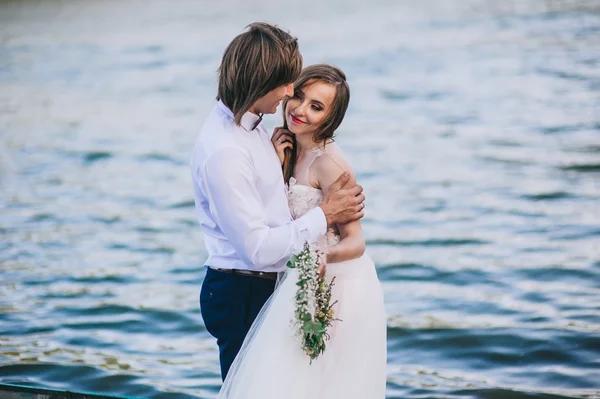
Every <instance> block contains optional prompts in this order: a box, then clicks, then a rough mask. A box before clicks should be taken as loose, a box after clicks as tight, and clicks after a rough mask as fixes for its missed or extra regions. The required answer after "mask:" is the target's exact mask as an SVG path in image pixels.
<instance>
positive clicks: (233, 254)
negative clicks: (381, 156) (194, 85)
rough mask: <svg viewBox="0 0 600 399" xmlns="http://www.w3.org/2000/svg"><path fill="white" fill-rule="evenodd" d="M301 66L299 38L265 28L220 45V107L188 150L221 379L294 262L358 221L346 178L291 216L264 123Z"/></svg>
mask: <svg viewBox="0 0 600 399" xmlns="http://www.w3.org/2000/svg"><path fill="white" fill-rule="evenodd" d="M301 68H302V56H301V54H300V52H299V50H298V43H297V39H296V38H294V37H292V36H290V35H289V34H288V33H287V32H284V31H283V30H281V29H279V28H277V27H275V26H272V25H269V24H266V23H253V24H251V25H249V26H248V30H247V31H246V32H244V33H241V34H240V35H238V36H237V37H235V38H234V39H233V41H232V42H231V43H230V44H229V46H228V47H227V48H226V49H225V53H224V54H223V59H222V61H221V65H220V67H219V70H218V72H219V85H218V93H217V100H218V102H217V104H216V105H215V107H214V109H213V110H212V112H211V113H210V115H209V116H208V118H207V120H206V122H205V123H204V126H203V127H202V130H201V131H200V134H199V135H198V138H197V140H196V144H195V145H194V150H193V153H192V158H191V161H190V168H191V172H192V179H193V183H194V200H195V204H196V214H197V217H198V220H199V222H200V226H201V227H202V230H203V232H204V240H205V244H206V249H207V252H208V259H207V260H206V263H205V266H207V270H206V277H205V278H204V283H203V284H202V290H201V292H200V309H201V312H202V318H203V319H204V324H205V326H206V329H207V330H208V332H209V333H210V334H211V335H213V336H214V337H215V338H216V339H217V344H218V346H219V358H220V363H221V376H222V378H223V380H224V379H225V376H226V375H227V372H228V371H229V367H230V366H231V363H232V362H233V360H234V359H235V357H236V355H237V353H238V351H239V350H240V347H241V345H242V343H243V341H244V337H245V336H246V334H247V333H248V330H249V329H250V326H251V325H252V323H253V321H254V319H255V318H256V316H257V315H258V313H259V311H260V309H261V308H262V307H263V305H264V304H265V302H266V300H267V299H268V298H269V296H270V295H271V294H272V293H273V290H274V287H275V281H276V279H277V272H279V271H282V270H284V269H285V264H286V262H287V261H288V259H289V258H290V256H291V255H292V254H294V253H298V252H300V251H301V250H302V248H303V245H304V242H305V241H309V242H312V241H316V240H317V239H318V237H319V236H321V235H323V234H325V233H326V230H327V226H328V225H332V224H336V223H347V222H350V221H352V220H356V219H359V218H362V216H363V208H364V204H363V201H364V198H365V197H364V195H363V194H362V188H361V187H360V186H354V187H347V186H346V183H347V182H348V178H349V177H348V173H344V174H343V175H342V176H340V178H339V179H338V180H337V182H336V183H334V184H333V185H332V187H331V188H330V189H329V190H328V191H327V192H325V193H324V196H323V202H322V203H321V205H320V206H319V207H317V208H315V209H312V210H311V211H309V212H308V213H307V214H305V215H304V216H302V217H301V218H299V219H296V220H292V218H291V216H290V212H289V209H288V203H287V197H286V188H285V185H284V182H283V175H282V171H281V165H280V163H279V158H278V157H277V154H276V152H275V149H274V148H273V145H272V143H271V137H270V134H269V132H267V130H266V128H265V127H264V126H263V124H262V123H261V121H262V115H263V114H273V113H275V112H276V110H277V106H278V105H279V103H280V102H281V100H282V99H283V98H284V97H286V96H292V95H293V93H294V85H293V82H294V80H296V78H297V77H298V75H299V74H300V70H301Z"/></svg>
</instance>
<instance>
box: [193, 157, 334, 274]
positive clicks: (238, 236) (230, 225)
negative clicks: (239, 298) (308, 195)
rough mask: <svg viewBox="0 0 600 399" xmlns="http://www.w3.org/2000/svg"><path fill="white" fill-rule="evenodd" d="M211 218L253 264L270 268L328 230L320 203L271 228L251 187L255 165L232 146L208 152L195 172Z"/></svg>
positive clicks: (255, 266) (256, 194)
mask: <svg viewBox="0 0 600 399" xmlns="http://www.w3.org/2000/svg"><path fill="white" fill-rule="evenodd" d="M198 172H199V173H200V174H201V175H202V180H203V181H204V182H205V185H204V186H205V187H204V191H205V195H206V196H207V198H208V199H209V203H210V212H211V214H212V216H213V217H214V220H215V222H216V223H217V225H218V226H219V228H220V229H221V231H222V232H223V234H224V235H225V237H227V240H228V241H229V242H230V243H231V245H233V247H234V248H235V250H236V252H237V253H238V255H239V256H240V257H241V258H242V260H244V262H246V263H247V264H248V265H252V267H253V268H256V269H262V268H265V267H269V266H273V265H275V264H276V263H278V262H280V261H281V260H283V259H288V258H289V257H291V256H292V255H293V254H294V253H298V252H300V251H301V250H302V249H303V246H304V243H305V242H306V241H308V242H314V241H317V240H318V239H319V237H320V236H322V235H323V234H325V233H326V230H327V221H326V219H325V214H324V213H323V211H322V210H321V208H320V207H316V208H314V209H312V210H310V211H309V212H307V213H306V214H305V215H304V216H302V217H301V218H298V219H296V220H294V221H291V220H290V221H289V222H288V223H286V224H284V225H281V226H276V227H269V226H268V225H267V217H266V212H267V209H265V208H264V206H263V204H262V201H261V199H260V195H259V193H258V190H257V188H256V186H255V176H254V168H253V166H252V162H251V160H250V159H249V157H248V155H247V154H245V153H244V152H243V151H242V150H241V149H239V148H235V147H231V148H225V149H222V150H219V151H218V152H216V153H214V154H212V156H211V157H210V158H209V159H208V161H207V162H206V164H205V166H204V170H201V171H198Z"/></svg>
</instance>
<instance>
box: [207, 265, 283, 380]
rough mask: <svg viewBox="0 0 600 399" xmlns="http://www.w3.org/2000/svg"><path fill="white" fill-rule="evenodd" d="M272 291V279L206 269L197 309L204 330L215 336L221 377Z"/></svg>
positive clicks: (223, 375) (224, 374)
mask: <svg viewBox="0 0 600 399" xmlns="http://www.w3.org/2000/svg"><path fill="white" fill-rule="evenodd" d="M274 290H275V281H273V280H268V279H264V278H260V277H253V276H242V275H239V274H228V273H223V272H219V271H216V270H212V269H210V268H208V269H207V270H206V277H204V282H203V283H202V289H201V290H200V311H201V312H202V318H203V319H204V325H205V326H206V329H207V330H208V332H209V333H210V334H211V335H212V336H213V337H215V338H216V339H217V344H218V345H219V360H220V363H221V378H223V380H225V377H226V376H227V372H228V371H229V368H230V367H231V364H232V363H233V360H234V359H235V357H236V356H237V354H238V352H239V350H240V348H241V346H242V343H243V342H244V338H245V337H246V334H247V333H248V330H250V327H251V326H252V323H253V322H254V319H256V316H257V315H258V313H259V312H260V310H261V309H262V307H263V305H264V304H265V302H266V301H267V299H269V297H270V296H271V294H272V293H273V291H274Z"/></svg>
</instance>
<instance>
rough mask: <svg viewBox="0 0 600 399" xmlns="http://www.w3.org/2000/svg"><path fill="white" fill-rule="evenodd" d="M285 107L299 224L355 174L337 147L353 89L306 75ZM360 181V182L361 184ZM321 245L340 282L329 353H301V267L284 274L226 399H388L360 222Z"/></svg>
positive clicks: (341, 77)
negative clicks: (297, 325) (343, 177)
mask: <svg viewBox="0 0 600 399" xmlns="http://www.w3.org/2000/svg"><path fill="white" fill-rule="evenodd" d="M294 87H295V89H294V96H293V97H290V98H287V99H286V100H284V103H283V112H284V126H283V128H277V129H275V132H274V134H273V139H272V141H273V145H274V147H275V150H276V152H277V155H278V156H279V159H280V161H281V162H282V165H283V175H284V179H285V181H286V183H287V185H288V201H289V207H290V211H291V214H292V216H293V217H294V218H298V217H300V216H302V215H303V214H304V213H306V212H307V211H309V210H310V209H312V208H314V207H316V206H318V205H319V204H320V202H321V200H322V191H323V190H326V189H327V187H329V185H331V184H332V183H333V182H334V181H335V180H336V179H337V178H338V177H339V176H340V174H342V173H343V172H344V171H350V172H351V168H350V165H349V164H348V161H347V160H346V158H345V157H344V154H343V152H342V150H341V149H340V147H339V146H338V145H337V144H336V143H335V142H334V141H333V136H334V132H335V130H336V129H337V127H338V126H339V125H340V123H341V122H342V119H343V118H344V114H345V113H346V109H347V108H348V102H349V100H350V90H349V87H348V83H347V82H346V76H345V74H344V73H343V72H342V71H341V70H340V69H338V68H336V67H334V66H330V65H325V64H319V65H312V66H309V67H307V68H305V69H304V70H303V71H302V73H301V74H300V76H299V78H298V80H297V81H296V82H295V83H294ZM351 174H352V178H351V180H352V182H354V180H355V177H354V174H353V173H352V172H351ZM317 244H318V245H319V247H320V248H321V249H322V250H323V251H325V252H326V253H327V263H328V264H327V266H326V275H325V276H326V278H327V280H328V281H330V280H331V279H332V278H333V277H335V285H334V287H333V292H332V301H337V303H336V304H335V305H334V311H335V317H336V319H340V321H334V323H333V325H332V326H331V327H329V329H328V333H329V335H330V337H331V338H330V339H329V341H327V349H326V350H325V352H324V353H323V354H321V355H320V356H319V357H318V358H317V359H316V360H313V361H312V363H311V362H310V358H309V356H308V355H306V354H305V352H304V351H303V350H302V345H301V339H300V338H298V337H296V336H295V335H294V334H295V329H294V326H293V317H294V303H295V302H294V297H295V294H296V289H297V286H296V281H297V272H296V269H289V271H287V272H286V273H285V274H284V275H282V276H280V277H281V278H280V281H279V282H278V287H277V289H276V290H275V292H274V293H273V295H272V296H271V298H270V299H269V301H268V302H267V303H266V304H265V306H264V307H263V309H262V310H261V312H260V314H259V316H258V317H257V319H256V321H255V322H254V324H253V325H252V328H251V329H250V332H249V333H248V335H247V336H246V339H245V341H244V344H243V346H242V349H241V350H240V352H239V354H238V356H237V357H236V359H235V361H234V363H233V365H232V366H231V369H230V370H229V373H228V375H227V378H226V379H225V381H224V383H223V387H222V388H221V391H220V392H219V396H218V398H222V399H242V398H243V399H269V398H273V399H274V398H285V399H309V398H311V399H312V398H315V399H339V398H344V399H353V398H355V399H382V398H385V386H386V318H385V311H384V305H383V295H382V291H381V286H380V283H379V280H378V279H377V274H376V273H375V266H374V264H373V261H372V260H371V258H369V256H368V255H366V254H365V240H364V237H363V233H362V229H361V225H360V221H355V222H351V223H348V224H345V225H334V226H329V230H328V233H327V236H326V237H323V240H322V241H321V242H320V243H317Z"/></svg>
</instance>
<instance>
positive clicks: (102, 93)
mask: <svg viewBox="0 0 600 399" xmlns="http://www.w3.org/2000/svg"><path fill="white" fill-rule="evenodd" d="M497 3H500V4H497ZM254 20H267V21H270V22H277V23H279V24H280V25H281V26H283V27H285V28H287V29H290V30H291V31H292V33H294V34H295V35H296V36H298V37H299V39H300V46H301V50H302V52H303V54H304V58H305V62H306V64H310V63H314V62H331V63H335V64H337V65H339V66H340V67H342V68H343V69H344V70H345V71H346V72H347V75H348V79H349V82H350V85H351V90H352V100H351V105H350V109H349V111H348V115H347V118H346V120H345V122H344V124H343V125H342V127H341V129H340V130H339V132H338V142H339V143H340V145H341V146H342V147H343V148H344V149H345V150H346V152H347V153H348V155H349V158H350V159H351V161H352V163H353V165H354V166H355V168H356V171H357V173H358V177H359V180H360V183H361V184H362V185H363V186H364V187H365V191H366V194H367V214H366V217H365V219H364V224H363V225H364V230H365V234H366V237H367V239H368V251H369V253H370V254H371V256H372V257H373V259H374V260H375V262H376V264H377V271H378V274H379V277H380V279H381V280H382V283H383V287H384V291H385V300H386V310H387V312H388V336H389V339H388V352H389V361H388V363H389V369H388V398H402V399H417V398H418V399H424V398H436V399H442V398H494V399H504V398H509V399H512V398H600V73H599V71H600V7H599V5H598V3H597V2H594V1H550V0H548V1H541V0H530V1H527V2H518V1H512V2H510V1H509V2H491V1H484V0H477V1H471V0H469V1H458V0H448V1H445V2H440V1H433V0H423V1H421V2H418V3H417V2H413V1H408V0H404V1H395V2H392V1H386V0H373V1H371V2H368V3H367V2H359V1H342V0H332V1H329V2H323V1H313V0H307V1H305V2H302V3H298V2H295V3H293V4H292V3H287V4H286V3H280V2H276V1H274V0H267V1H261V2H257V1H233V2H191V1H190V2H167V1H147V2H138V1H134V0H125V1H121V2H104V1H97V0H96V1H86V2H81V1H70V0H65V1H57V0H47V1H33V0H31V1H26V0H23V1H6V0H4V1H0V144H1V145H0V210H1V211H0V261H1V278H2V284H0V382H14V383H20V384H24V385H31V386H45V387H49V388H55V389H69V390H78V391H92V392H98V393H109V394H120V395H130V396H141V397H149V398H168V399H173V398H180V397H181V398H184V397H186V398H187V397H195V398H213V397H215V395H216V392H217V391H218V388H219V386H220V378H219V368H218V363H217V348H216V345H215V342H214V340H213V339H212V337H211V336H210V335H209V334H208V333H207V332H206V330H205V329H204V327H203V324H202V318H201V316H200V312H199V306H198V294H199V289H200V285H201V283H202V279H203V276H204V271H203V270H202V267H201V265H202V264H203V261H204V259H205V257H206V251H205V248H204V245H203V239H202V233H201V231H200V229H199V227H198V224H197V221H196V220H195V217H194V211H193V201H192V190H191V183H190V178H189V172H188V169H187V161H188V158H189V155H190V151H191V146H192V143H193V141H194V138H195V135H196V134H197V132H198V129H199V126H200V125H201V123H202V121H203V119H204V117H205V116H206V115H207V114H208V112H209V111H210V109H211V107H212V105H213V104H214V94H215V88H216V83H215V81H216V74H215V70H216V68H217V66H218V63H219V60H220V56H221V54H222V51H223V49H224V47H225V46H226V45H227V43H228V42H229V40H230V39H231V38H232V37H233V36H235V35H236V34H237V33H238V32H240V31H241V30H242V28H243V27H244V26H245V25H246V24H248V23H249V22H251V21H254ZM278 122H279V117H278V116H271V117H268V118H267V124H268V125H269V126H270V127H273V126H276V124H277V123H278Z"/></svg>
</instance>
